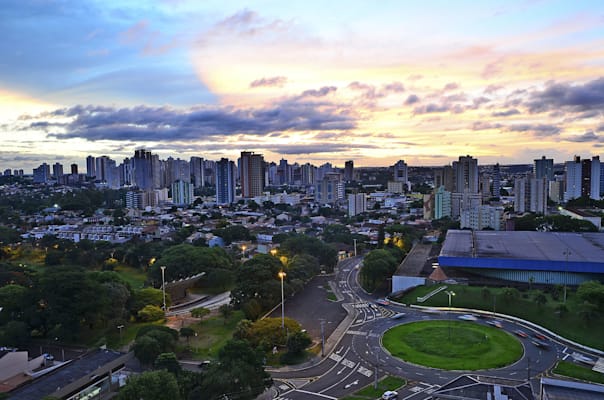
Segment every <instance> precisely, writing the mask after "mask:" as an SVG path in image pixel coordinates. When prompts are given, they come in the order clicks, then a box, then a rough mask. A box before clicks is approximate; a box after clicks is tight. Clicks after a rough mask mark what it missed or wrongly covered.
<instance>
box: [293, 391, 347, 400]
mask: <svg viewBox="0 0 604 400" xmlns="http://www.w3.org/2000/svg"><path fill="white" fill-rule="evenodd" d="M296 392H299V393H304V394H312V395H315V396H319V397H323V398H324V399H330V400H338V398H337V397H333V396H329V395H326V394H322V393H317V392H309V391H308V390H300V389H297V390H296Z"/></svg>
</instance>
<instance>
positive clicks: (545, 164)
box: [533, 156, 554, 182]
mask: <svg viewBox="0 0 604 400" xmlns="http://www.w3.org/2000/svg"><path fill="white" fill-rule="evenodd" d="M534 161H535V163H534V165H533V174H534V175H535V178H537V179H540V178H545V179H546V181H547V182H551V181H553V180H554V159H553V158H545V156H542V157H541V159H537V160H534Z"/></svg>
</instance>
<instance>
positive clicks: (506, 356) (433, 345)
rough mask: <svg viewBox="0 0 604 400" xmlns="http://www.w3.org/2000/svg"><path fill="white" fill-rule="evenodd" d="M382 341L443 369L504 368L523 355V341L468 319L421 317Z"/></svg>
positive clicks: (400, 354) (403, 355) (397, 353)
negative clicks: (449, 319) (467, 320)
mask: <svg viewBox="0 0 604 400" xmlns="http://www.w3.org/2000/svg"><path fill="white" fill-rule="evenodd" d="M382 344H383V346H384V347H385V348H386V349H387V350H388V352H389V353H390V354H391V355H392V356H393V357H397V358H399V359H401V360H403V361H405V362H408V363H411V364H416V365H422V366H425V367H430V368H438V369H443V370H464V371H476V370H484V369H494V368H502V367H505V366H508V365H510V364H513V363H515V362H516V361H518V360H519V359H520V358H521V357H522V355H523V346H522V344H521V343H520V342H519V341H518V340H517V339H516V338H515V337H514V336H512V335H511V334H509V333H507V332H505V331H503V330H501V329H497V328H493V327H490V326H486V325H481V324H477V323H473V322H466V321H444V320H433V321H418V322H410V323H406V324H402V325H397V326H395V327H392V328H390V329H388V330H387V331H386V332H384V334H383V337H382Z"/></svg>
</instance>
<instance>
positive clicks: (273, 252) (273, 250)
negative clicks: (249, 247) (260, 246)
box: [271, 249, 277, 257]
mask: <svg viewBox="0 0 604 400" xmlns="http://www.w3.org/2000/svg"><path fill="white" fill-rule="evenodd" d="M271 254H272V256H273V257H275V256H276V255H277V249H271Z"/></svg>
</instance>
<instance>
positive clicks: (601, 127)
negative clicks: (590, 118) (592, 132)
mask: <svg viewBox="0 0 604 400" xmlns="http://www.w3.org/2000/svg"><path fill="white" fill-rule="evenodd" d="M596 131H597V132H604V124H602V125H600V126H598V127H597V128H596Z"/></svg>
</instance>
